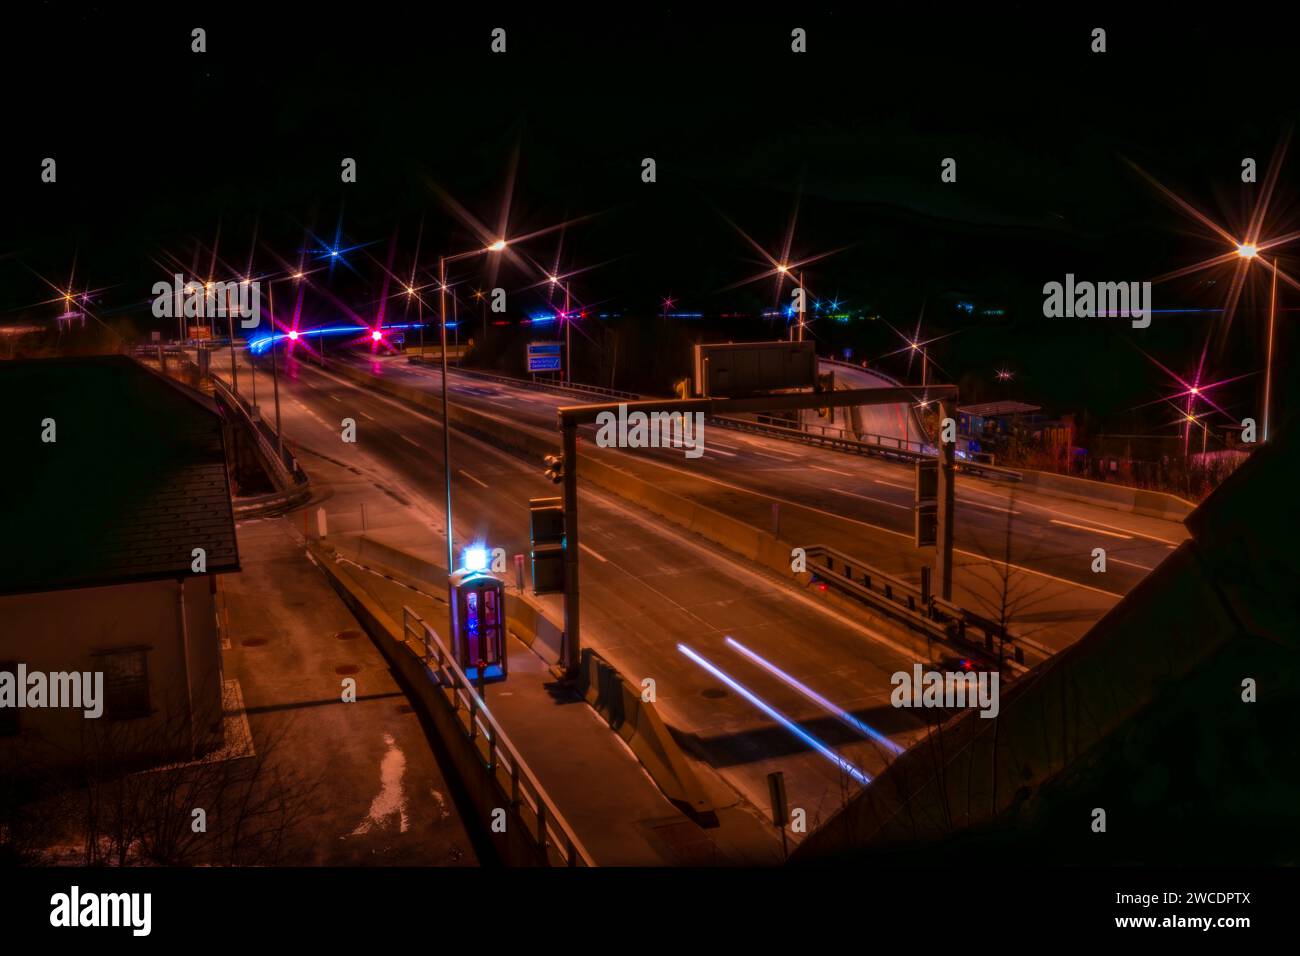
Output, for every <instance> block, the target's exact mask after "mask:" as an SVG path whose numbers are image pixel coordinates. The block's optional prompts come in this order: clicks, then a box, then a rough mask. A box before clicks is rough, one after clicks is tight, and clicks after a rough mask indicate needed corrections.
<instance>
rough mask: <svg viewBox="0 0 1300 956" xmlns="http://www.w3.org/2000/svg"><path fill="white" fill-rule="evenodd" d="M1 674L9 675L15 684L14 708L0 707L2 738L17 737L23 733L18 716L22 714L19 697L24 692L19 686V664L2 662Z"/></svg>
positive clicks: (0, 735)
mask: <svg viewBox="0 0 1300 956" xmlns="http://www.w3.org/2000/svg"><path fill="white" fill-rule="evenodd" d="M0 674H9V675H10V677H9V679H10V680H11V681H13V682H14V683H13V687H14V701H13V703H14V706H13V707H0V737H15V736H17V735H18V734H19V732H21V731H22V726H21V724H20V723H19V720H18V715H19V714H21V713H22V711H20V710H19V709H18V695H19V694H21V693H23V692H24V691H23V688H21V687H19V686H18V662H17V661H0Z"/></svg>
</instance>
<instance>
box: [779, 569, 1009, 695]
mask: <svg viewBox="0 0 1300 956" xmlns="http://www.w3.org/2000/svg"><path fill="white" fill-rule="evenodd" d="M805 551H806V552H807V554H808V559H809V571H811V572H812V574H813V578H814V580H818V581H822V582H825V583H826V584H827V585H829V586H833V587H834V588H835V589H836V590H837V591H839V592H841V593H844V594H847V595H849V596H850V597H853V598H856V599H857V600H859V601H861V602H863V603H864V604H868V605H870V606H871V607H873V608H874V609H876V610H878V611H882V612H884V613H886V614H888V615H889V616H891V617H893V618H895V619H897V620H901V621H902V622H903V623H905V624H907V625H909V626H911V627H913V628H915V629H916V630H919V631H921V632H923V633H925V634H928V635H930V636H931V637H934V638H936V639H938V640H942V641H946V642H949V643H952V644H954V645H956V646H957V647H959V648H962V649H964V650H968V651H972V652H974V653H975V654H977V655H978V656H981V657H987V658H989V659H990V660H992V661H993V662H995V663H996V664H997V665H998V669H999V670H1002V669H1003V668H1006V669H1008V670H1010V671H1012V673H1013V674H1015V675H1017V676H1018V675H1019V674H1022V673H1024V672H1025V671H1026V670H1028V668H1027V667H1026V666H1025V649H1024V647H1023V646H1022V645H1021V644H1020V643H1019V642H1018V641H1017V640H1016V639H1015V637H1013V636H1012V635H1011V634H1009V633H1007V631H1006V628H1005V627H1003V626H1002V625H1000V624H999V623H998V622H997V621H994V620H992V619H990V618H987V617H983V616H982V615H979V614H975V613H974V612H972V611H969V610H967V609H966V608H963V607H961V606H959V605H957V604H954V603H953V602H951V601H945V600H944V599H943V598H941V597H937V596H936V595H934V594H932V593H930V590H929V588H928V586H927V585H928V578H927V577H923V578H922V583H921V586H920V587H917V586H916V585H914V584H912V583H911V582H910V581H904V580H903V579H902V578H898V577H895V576H893V575H892V574H887V573H886V572H884V571H880V570H878V569H876V568H873V567H872V566H871V565H869V564H866V563H865V562H863V561H858V560H857V559H855V558H850V557H849V556H848V555H846V554H844V553H843V552H840V551H836V550H835V549H834V548H828V547H826V546H825V545H820V544H816V545H812V546H811V547H808V548H806V549H805Z"/></svg>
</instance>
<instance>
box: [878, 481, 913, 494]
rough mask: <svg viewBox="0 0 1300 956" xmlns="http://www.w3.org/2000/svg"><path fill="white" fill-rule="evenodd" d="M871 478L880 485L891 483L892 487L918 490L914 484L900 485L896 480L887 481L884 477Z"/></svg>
mask: <svg viewBox="0 0 1300 956" xmlns="http://www.w3.org/2000/svg"><path fill="white" fill-rule="evenodd" d="M871 480H872V481H874V482H875V483H876V484H878V485H889V486H890V487H891V488H902V489H903V490H904V491H915V490H916V489H915V488H914V487H913V486H912V485H900V484H899V483H898V482H896V481H885V480H884V479H883V478H872V479H871Z"/></svg>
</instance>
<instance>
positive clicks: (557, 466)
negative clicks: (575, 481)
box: [543, 455, 564, 485]
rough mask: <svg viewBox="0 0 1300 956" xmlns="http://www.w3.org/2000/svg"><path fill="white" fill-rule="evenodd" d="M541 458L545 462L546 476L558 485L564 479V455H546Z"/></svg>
mask: <svg viewBox="0 0 1300 956" xmlns="http://www.w3.org/2000/svg"><path fill="white" fill-rule="evenodd" d="M543 460H544V461H545V463H546V477H547V478H549V479H551V481H552V482H553V483H555V484H557V485H558V484H559V483H560V482H562V481H563V480H564V456H563V455H547V456H546V458H545V459H543Z"/></svg>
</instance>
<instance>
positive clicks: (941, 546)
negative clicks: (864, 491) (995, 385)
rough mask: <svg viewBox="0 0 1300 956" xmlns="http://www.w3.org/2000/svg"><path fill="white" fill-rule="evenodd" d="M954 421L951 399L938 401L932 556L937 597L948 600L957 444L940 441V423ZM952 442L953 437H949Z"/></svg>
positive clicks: (950, 589)
mask: <svg viewBox="0 0 1300 956" xmlns="http://www.w3.org/2000/svg"><path fill="white" fill-rule="evenodd" d="M949 418H951V419H952V420H953V422H954V423H955V422H956V421H957V405H956V403H955V402H954V401H953V400H952V399H951V398H943V399H940V400H939V442H938V446H939V502H938V504H939V509H938V510H939V514H938V524H937V527H936V528H935V557H936V560H937V563H938V572H939V596H940V597H942V598H943V599H944V600H945V601H951V600H952V530H953V518H954V517H955V516H954V514H953V505H954V502H955V500H956V478H957V468H956V462H957V442H956V441H944V440H943V431H944V421H945V420H947V419H949ZM953 437H954V439H955V438H956V435H954V436H953Z"/></svg>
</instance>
